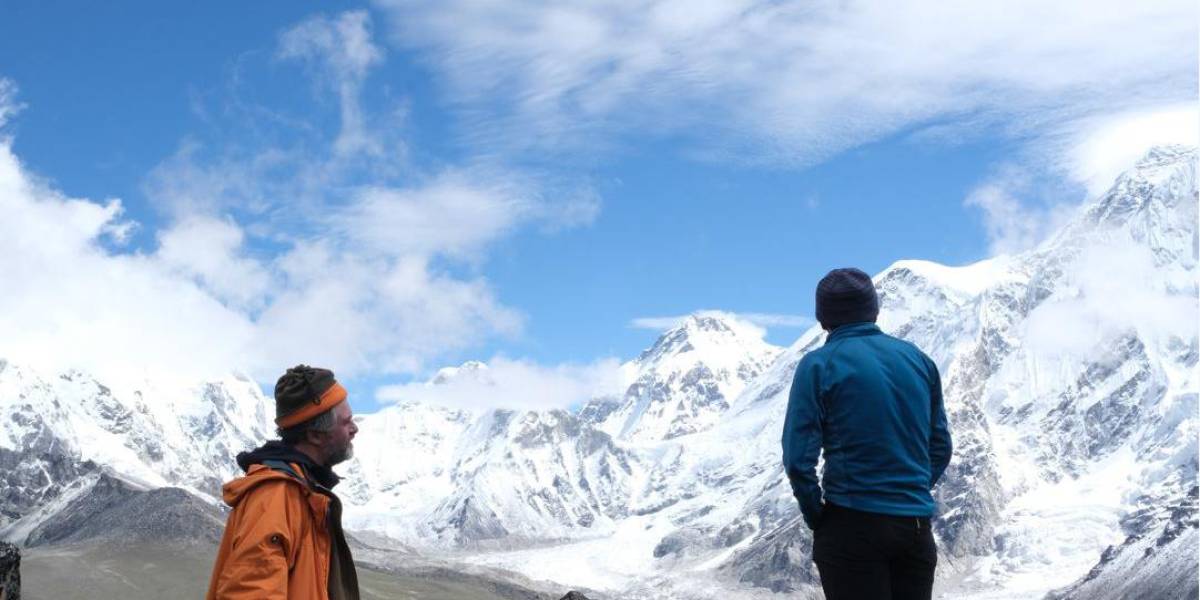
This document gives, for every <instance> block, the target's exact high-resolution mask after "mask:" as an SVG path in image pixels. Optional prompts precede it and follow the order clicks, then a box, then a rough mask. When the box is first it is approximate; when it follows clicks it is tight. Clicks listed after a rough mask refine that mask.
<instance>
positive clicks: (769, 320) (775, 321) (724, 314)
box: [629, 309, 816, 334]
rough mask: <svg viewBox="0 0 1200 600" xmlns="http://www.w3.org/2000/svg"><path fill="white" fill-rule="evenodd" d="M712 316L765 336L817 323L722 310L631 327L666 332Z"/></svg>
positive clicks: (656, 319) (652, 319) (650, 320)
mask: <svg viewBox="0 0 1200 600" xmlns="http://www.w3.org/2000/svg"><path fill="white" fill-rule="evenodd" d="M693 315H695V316H704V315H711V316H716V317H718V318H721V319H731V320H734V321H737V322H739V323H741V324H742V325H748V326H750V327H751V328H753V329H757V330H759V331H760V332H761V333H763V334H765V331H762V330H764V329H770V328H772V327H788V328H797V327H798V328H807V327H811V326H812V325H813V324H814V323H815V322H816V321H815V320H814V319H813V318H812V317H806V316H803V315H785V314H774V313H754V312H751V313H733V312H729V311H721V310H708V309H706V310H698V311H696V312H694V313H690V314H686V315H677V316H673V317H638V318H636V319H633V320H632V321H630V323H629V324H630V326H632V327H636V328H638V329H651V330H654V331H665V330H667V329H671V328H673V327H676V326H678V325H679V324H680V323H682V322H683V321H684V319H687V318H688V317H691V316H693Z"/></svg>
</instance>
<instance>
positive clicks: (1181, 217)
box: [0, 147, 1200, 598]
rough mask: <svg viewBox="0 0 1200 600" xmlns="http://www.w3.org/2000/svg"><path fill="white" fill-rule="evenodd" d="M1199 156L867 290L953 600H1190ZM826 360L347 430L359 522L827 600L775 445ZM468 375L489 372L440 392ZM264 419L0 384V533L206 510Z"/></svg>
mask: <svg viewBox="0 0 1200 600" xmlns="http://www.w3.org/2000/svg"><path fill="white" fill-rule="evenodd" d="M1196 160H1197V152H1196V150H1195V149H1193V148H1180V147H1167V148H1158V149H1155V150H1154V151H1152V152H1150V153H1149V154H1148V155H1147V156H1146V157H1145V158H1144V159H1143V160H1142V161H1141V162H1140V163H1139V164H1138V165H1137V166H1136V167H1135V168H1134V169H1132V170H1130V171H1129V172H1127V173H1126V174H1124V175H1122V176H1121V177H1120V178H1119V179H1118V180H1117V181H1116V183H1115V184H1114V186H1113V187H1112V188H1111V189H1110V190H1109V191H1108V192H1107V193H1106V194H1105V195H1103V196H1102V197H1100V198H1098V199H1096V200H1095V201H1093V202H1090V203H1088V204H1087V205H1085V206H1083V207H1081V208H1080V209H1079V210H1078V212H1077V213H1076V214H1075V216H1074V218H1073V219H1071V220H1070V221H1069V222H1068V223H1067V224H1066V225H1065V226H1064V227H1063V228H1062V229H1061V230H1059V231H1058V232H1057V233H1056V234H1055V235H1054V236H1052V237H1051V238H1050V239H1048V240H1047V241H1046V242H1045V243H1043V244H1042V245H1040V246H1039V247H1037V248H1035V249H1033V250H1030V251H1028V252H1025V253H1022V254H1018V255H1012V256H1001V257H996V258H993V259H989V260H986V261H983V262H979V263H976V264H973V265H968V266H964V267H947V266H943V265H938V264H934V263H930V262H925V261H915V260H905V261H899V262H897V263H895V264H893V265H892V266H891V267H889V268H888V269H886V270H884V271H883V272H882V273H880V274H878V275H877V276H876V277H875V282H876V286H877V287H878V289H879V291H880V298H881V303H882V312H881V315H880V325H881V326H882V327H883V328H884V329H885V330H886V331H888V332H889V333H892V334H893V335H897V336H899V337H902V338H905V339H908V340H910V341H912V342H914V343H916V344H917V345H918V346H920V347H921V348H923V349H925V350H926V352H928V353H929V354H930V356H932V357H933V358H934V360H935V361H936V362H937V364H938V367H939V369H940V371H941V373H942V380H943V384H944V387H945V397H946V404H947V409H948V412H949V419H950V424H951V431H952V434H953V436H954V442H955V444H954V445H955V454H954V458H953V460H952V462H951V465H950V467H949V469H948V470H947V472H946V475H945V477H944V479H943V480H942V483H941V484H940V485H939V486H938V488H937V489H936V490H935V497H936V498H937V500H938V503H939V515H938V517H937V519H936V520H935V533H936V534H937V536H938V540H939V545H940V549H941V552H942V557H941V558H942V560H941V563H940V564H941V567H940V570H939V577H940V579H939V590H940V592H942V593H944V594H945V595H946V597H952V598H1028V597H1043V596H1046V595H1047V594H1050V595H1051V596H1052V597H1054V598H1127V597H1155V598H1159V597H1162V598H1174V597H1179V598H1183V597H1194V596H1195V593H1196V592H1195V590H1196V589H1197V578H1196V575H1195V572H1194V566H1195V565H1194V551H1195V547H1196V544H1197V520H1196V508H1197V489H1198V488H1197V469H1198V468H1200V466H1198V465H1197V459H1196V456H1197V434H1198V430H1197V427H1198V423H1200V420H1198V419H1197V413H1196V410H1197V405H1198V401H1200V382H1198V381H1197V374H1196V370H1197V362H1198V361H1200V342H1198V339H1197V337H1198V336H1197V326H1198V322H1197V319H1198V315H1200V306H1198V303H1197V297H1198V295H1200V287H1198V284H1197V275H1196V263H1197V258H1198V254H1200V252H1198V248H1200V242H1198V240H1197V184H1196ZM814 283H815V282H814ZM823 340H824V334H823V332H821V331H820V330H819V329H817V328H813V329H812V330H809V331H807V332H805V333H804V334H803V335H802V336H801V337H800V338H799V339H798V340H797V341H796V342H795V343H794V344H792V345H791V346H790V347H788V348H776V347H773V346H771V345H769V344H766V343H765V342H763V341H762V336H761V332H759V331H757V330H755V329H754V328H753V327H750V326H747V325H745V324H742V323H740V322H739V321H737V320H736V319H734V318H731V317H729V316H727V315H721V314H719V313H703V314H698V315H695V316H693V317H691V318H689V319H686V320H685V321H684V322H682V323H681V324H680V325H679V326H677V327H675V328H672V329H671V330H670V331H667V332H666V333H665V334H664V335H663V336H662V337H661V338H659V340H658V341H657V342H656V343H655V344H654V345H653V346H652V347H651V348H649V349H648V350H646V351H645V352H643V353H642V354H641V355H640V356H638V357H637V358H635V359H633V360H631V361H630V362H628V363H626V364H625V365H624V367H623V371H624V372H625V373H626V375H627V376H628V382H629V385H628V387H627V388H626V390H625V391H624V393H622V394H618V395H616V396H608V397H603V398H597V399H595V400H593V401H592V402H589V403H587V404H586V405H584V406H583V407H581V408H580V409H579V410H577V411H563V410H553V411H508V410H490V411H482V410H481V411H465V410H452V409H447V408H442V407H437V406H429V405H425V404H419V403H415V402H403V403H399V404H396V405H393V406H389V407H387V408H384V409H383V410H380V411H379V412H377V413H373V414H369V415H363V416H360V417H358V422H359V425H360V433H359V436H358V438H357V439H356V442H355V446H356V454H355V458H354V459H353V460H352V461H350V462H348V463H347V464H346V465H345V467H344V469H343V472H344V473H345V474H346V475H347V480H346V482H345V483H344V484H343V486H344V487H341V488H339V491H340V492H341V493H342V495H343V497H344V498H345V499H346V501H347V522H348V525H349V526H350V527H351V528H357V529H359V530H370V531H373V532H377V533H380V534H384V535H386V536H388V537H390V538H392V539H395V540H398V541H399V542H400V543H402V544H404V545H405V546H411V547H414V548H416V549H417V550H418V551H420V550H427V551H437V552H439V553H451V554H453V555H455V556H457V557H459V558H460V559H462V560H468V561H472V562H475V563H479V564H484V565H492V566H500V567H504V568H509V569H513V570H516V571H520V572H523V573H525V574H526V575H528V576H531V577H534V578H540V579H547V580H554V581H559V582H563V583H572V584H580V585H585V586H588V587H591V588H595V589H598V590H609V591H612V592H614V593H615V594H617V595H619V596H620V597H625V598H658V597H671V596H672V595H673V596H674V597H688V598H716V597H722V598H725V597H737V596H739V595H741V596H745V597H752V596H755V595H756V594H758V593H759V592H760V591H761V593H763V594H769V593H771V592H784V591H786V592H793V593H794V594H795V596H797V597H805V596H810V597H812V596H815V595H817V594H818V591H817V586H816V582H817V578H816V572H815V570H814V569H813V567H812V563H811V560H810V553H811V537H810V535H809V533H808V531H807V529H806V527H805V526H804V525H803V523H802V521H801V520H800V519H799V515H798V511H797V509H796V506H795V502H794V500H793V499H792V498H791V493H790V488H789V486H788V485H787V482H786V480H785V477H784V474H783V470H782V467H781V465H780V458H779V454H780V447H779V438H780V433H781V431H782V421H783V415H784V409H785V407H786V403H787V393H788V388H789V386H790V382H791V378H792V375H793V372H794V369H795V366H796V364H797V362H798V361H799V360H800V358H801V357H802V356H803V355H804V353H806V352H808V351H810V350H812V349H813V348H815V347H818V346H819V345H820V344H821V343H823ZM460 377H484V378H485V377H487V367H486V365H483V364H482V363H468V364H465V365H463V366H461V367H455V368H449V369H444V370H442V371H441V372H439V373H438V374H437V375H435V376H434V377H433V378H432V379H431V380H430V382H429V385H442V384H445V383H447V382H450V381H453V380H455V379H456V378H460ZM269 406H270V405H269V401H268V400H266V399H264V398H263V397H262V395H261V393H260V392H259V391H258V388H257V386H256V385H255V384H253V383H251V382H249V381H246V380H245V379H240V378H230V379H229V380H227V381H221V382H215V383H211V384H204V385H202V386H193V387H191V388H179V389H175V388H171V389H157V388H153V387H143V388H138V387H137V386H123V387H119V388H118V387H116V386H114V387H112V388H111V389H110V388H109V387H105V386H104V385H101V384H100V383H99V382H97V381H96V380H95V379H93V378H91V377H89V376H87V375H84V374H80V373H69V374H65V375H63V376H58V375H54V376H44V375H38V374H35V373H33V372H32V371H29V370H27V369H23V368H19V367H17V366H14V365H10V364H7V363H5V366H4V367H3V368H2V369H0V423H2V425H0V465H2V466H4V467H5V470H4V472H3V475H0V477H3V481H4V483H5V487H4V488H2V489H0V511H2V512H0V525H3V526H4V527H3V529H0V536H2V537H6V538H9V539H18V540H19V539H20V538H21V536H22V535H23V534H25V533H28V532H29V531H32V530H33V528H34V527H35V526H36V524H37V523H38V522H40V521H41V520H44V519H45V518H47V517H48V516H49V515H52V514H53V513H54V512H55V510H57V508H56V507H62V506H65V505H66V503H67V502H68V501H69V500H70V499H71V498H73V497H75V496H78V495H80V494H83V493H86V490H87V487H88V485H94V481H95V480H96V479H97V477H98V476H97V473H98V472H99V471H100V470H104V469H107V470H109V471H114V472H119V473H122V474H126V475H127V476H128V477H130V478H132V479H135V480H137V481H138V482H140V483H141V485H143V486H148V487H155V486H165V485H177V486H181V487H184V488H185V489H189V490H191V491H193V492H195V493H198V494H202V495H204V494H207V495H209V496H208V497H210V498H211V497H212V494H213V493H214V492H215V490H216V486H217V484H218V482H219V481H220V480H221V479H223V478H225V477H228V476H229V475H232V474H233V471H234V470H235V469H236V467H234V466H233V465H232V461H231V457H232V455H233V454H234V453H236V452H237V451H239V450H241V449H244V448H247V447H249V446H252V445H255V444H256V443H258V442H260V441H261V440H262V439H264V438H265V437H266V436H267V435H269V433H270V420H269V418H268V413H269ZM89 482H93V483H91V484H90V483H89ZM756 590H758V591H756Z"/></svg>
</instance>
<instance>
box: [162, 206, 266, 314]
mask: <svg viewBox="0 0 1200 600" xmlns="http://www.w3.org/2000/svg"><path fill="white" fill-rule="evenodd" d="M244 241H245V233H244V232H243V231H242V229H241V227H239V226H238V225H237V223H235V222H233V221H232V220H231V219H216V218H212V217H206V216H192V217H187V218H184V219H183V220H181V221H178V222H176V223H175V224H173V225H172V226H171V227H170V228H168V229H165V230H163V231H161V232H159V234H158V243H159V248H158V252H157V253H156V258H157V259H158V260H160V261H161V262H162V263H163V264H164V265H165V266H166V267H168V268H169V269H172V270H174V271H176V272H178V273H179V274H181V275H183V276H185V277H194V278H196V279H197V280H198V281H199V282H200V283H201V284H202V285H203V286H204V287H205V288H206V289H207V290H209V291H210V292H211V293H212V294H213V295H214V296H215V297H217V298H218V299H220V300H222V301H224V302H227V303H231V304H233V305H234V306H237V307H244V308H249V309H254V308H257V307H259V306H260V305H261V304H262V302H264V301H266V298H267V297H268V293H269V292H270V289H271V285H272V281H271V278H270V274H269V273H268V271H267V269H266V268H264V266H263V265H262V264H260V263H259V262H258V261H256V260H253V259H250V258H246V257H244V256H242V255H241V254H242V253H243V252H244V245H243V244H244Z"/></svg>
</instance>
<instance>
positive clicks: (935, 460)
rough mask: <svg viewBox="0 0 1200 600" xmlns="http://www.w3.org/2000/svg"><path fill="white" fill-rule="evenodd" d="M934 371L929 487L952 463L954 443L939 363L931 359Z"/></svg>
mask: <svg viewBox="0 0 1200 600" xmlns="http://www.w3.org/2000/svg"><path fill="white" fill-rule="evenodd" d="M929 367H930V371H931V373H932V375H931V378H932V381H930V384H929V388H930V392H931V396H932V398H931V403H930V404H931V409H932V414H931V419H930V422H929V423H930V428H929V465H930V479H929V487H930V488H933V486H935V485H937V482H938V480H939V479H941V478H942V473H945V472H946V466H947V465H949V464H950V454H951V452H952V451H953V443H952V442H951V441H950V426H949V425H948V424H947V422H946V407H945V405H944V403H943V402H942V377H941V375H939V374H938V369H937V365H935V364H933V361H929Z"/></svg>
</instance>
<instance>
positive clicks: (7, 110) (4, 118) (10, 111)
mask: <svg viewBox="0 0 1200 600" xmlns="http://www.w3.org/2000/svg"><path fill="white" fill-rule="evenodd" d="M22 108H23V106H22V105H21V104H20V103H19V102H17V84H16V83H13V81H12V80H11V79H5V78H3V77H0V127H4V124H5V123H7V122H8V121H9V119H11V118H12V117H13V115H15V114H17V113H18V112H21V109H22Z"/></svg>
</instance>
